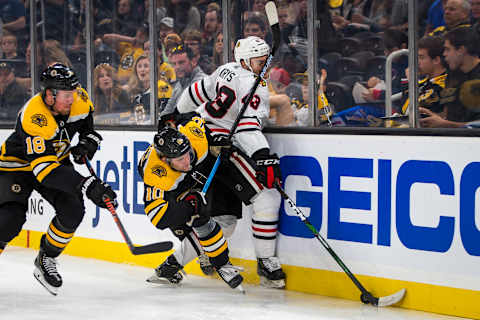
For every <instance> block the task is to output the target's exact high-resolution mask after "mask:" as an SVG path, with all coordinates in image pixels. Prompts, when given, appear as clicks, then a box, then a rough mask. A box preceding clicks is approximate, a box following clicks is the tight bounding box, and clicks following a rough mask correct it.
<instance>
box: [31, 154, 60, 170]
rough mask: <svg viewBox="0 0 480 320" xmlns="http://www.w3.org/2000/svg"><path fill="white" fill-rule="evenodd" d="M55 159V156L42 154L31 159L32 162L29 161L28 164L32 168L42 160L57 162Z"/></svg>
mask: <svg viewBox="0 0 480 320" xmlns="http://www.w3.org/2000/svg"><path fill="white" fill-rule="evenodd" d="M57 160H58V158H57V156H53V155H48V156H43V157H40V158H37V159H35V160H33V161H32V162H30V165H31V166H32V169H33V168H35V167H36V166H37V165H38V164H40V163H42V162H57Z"/></svg>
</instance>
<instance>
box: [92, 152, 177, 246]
mask: <svg viewBox="0 0 480 320" xmlns="http://www.w3.org/2000/svg"><path fill="white" fill-rule="evenodd" d="M84 160H85V165H86V166H87V168H88V171H90V174H91V175H92V176H94V177H95V178H97V179H98V177H97V175H96V174H95V171H94V170H93V168H92V165H91V164H90V161H88V159H87V158H84ZM104 202H105V204H106V205H107V209H108V211H110V213H111V214H112V217H113V220H114V221H115V223H116V224H117V227H118V229H119V230H120V233H121V234H122V237H123V239H124V240H125V242H126V243H127V245H128V249H130V252H131V253H132V254H134V255H139V254H148V253H156V252H164V251H168V250H170V249H172V247H173V243H172V242H171V241H163V242H156V243H152V244H147V245H144V246H134V245H133V243H132V240H130V237H129V236H128V233H127V230H125V227H124V226H123V224H122V222H121V221H120V218H119V217H118V215H117V211H116V210H115V207H114V206H113V203H112V200H111V199H108V198H106V199H104Z"/></svg>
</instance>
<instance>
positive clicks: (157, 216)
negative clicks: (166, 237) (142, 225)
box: [152, 203, 168, 226]
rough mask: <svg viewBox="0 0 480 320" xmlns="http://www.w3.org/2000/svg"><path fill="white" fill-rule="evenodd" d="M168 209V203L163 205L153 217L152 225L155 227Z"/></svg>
mask: <svg viewBox="0 0 480 320" xmlns="http://www.w3.org/2000/svg"><path fill="white" fill-rule="evenodd" d="M167 208H168V203H167V204H166V205H164V206H163V207H162V208H160V210H158V212H157V214H156V215H155V218H153V219H152V224H153V225H154V226H157V224H158V223H159V222H160V220H161V219H162V218H163V216H164V215H165V212H166V211H167Z"/></svg>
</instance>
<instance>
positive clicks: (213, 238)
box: [199, 229, 223, 247]
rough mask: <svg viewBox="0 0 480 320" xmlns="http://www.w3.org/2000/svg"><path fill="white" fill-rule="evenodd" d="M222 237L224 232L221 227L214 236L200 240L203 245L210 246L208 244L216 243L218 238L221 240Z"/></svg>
mask: <svg viewBox="0 0 480 320" xmlns="http://www.w3.org/2000/svg"><path fill="white" fill-rule="evenodd" d="M222 237H223V232H222V229H220V232H218V233H217V234H216V235H215V236H213V237H212V238H210V239H207V240H199V241H200V244H201V245H202V246H203V247H208V246H211V245H212V244H214V243H215V242H217V241H218V240H220V239H221V238H222Z"/></svg>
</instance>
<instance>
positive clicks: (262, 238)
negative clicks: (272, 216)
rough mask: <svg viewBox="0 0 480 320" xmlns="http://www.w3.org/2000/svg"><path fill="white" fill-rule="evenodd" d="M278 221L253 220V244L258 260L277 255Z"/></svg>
mask: <svg viewBox="0 0 480 320" xmlns="http://www.w3.org/2000/svg"><path fill="white" fill-rule="evenodd" d="M277 224H278V221H260V220H255V219H252V232H253V242H254V246H255V254H256V255H257V258H268V257H272V256H274V255H275V247H276V241H277Z"/></svg>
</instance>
